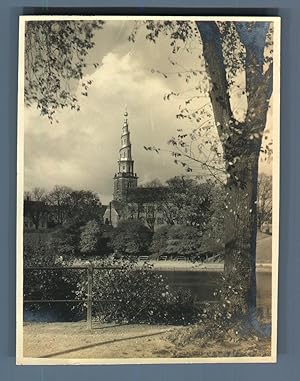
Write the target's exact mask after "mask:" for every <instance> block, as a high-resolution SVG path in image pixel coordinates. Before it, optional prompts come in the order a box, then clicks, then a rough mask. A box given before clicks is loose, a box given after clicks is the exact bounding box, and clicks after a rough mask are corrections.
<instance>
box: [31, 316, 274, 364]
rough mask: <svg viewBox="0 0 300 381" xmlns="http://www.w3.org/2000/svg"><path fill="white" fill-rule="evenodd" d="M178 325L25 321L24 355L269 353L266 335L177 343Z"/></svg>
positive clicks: (130, 356)
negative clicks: (118, 324)
mask: <svg viewBox="0 0 300 381" xmlns="http://www.w3.org/2000/svg"><path fill="white" fill-rule="evenodd" d="M186 329H187V328H185V329H184V330H183V329H182V327H178V326H177V327H174V326H159V325H157V326H154V325H120V326H116V325H115V326H112V325H99V324H95V327H94V329H93V330H92V331H90V330H88V329H87V328H86V323H85V322H77V323H25V324H24V357H34V358H37V357H39V358H60V359H80V358H85V359H133V358H161V359H163V358H172V357H173V358H176V357H177V358H179V357H188V358H192V357H194V358H195V357H202V358H203V357H235V356H250V357H251V356H258V357H259V356H269V355H270V339H258V338H249V339H246V340H243V341H239V342H235V340H228V338H227V337H226V341H224V342H214V341H212V342H210V341H207V340H204V341H202V340H200V341H199V340H198V341H194V340H192V341H190V342H188V343H186V345H184V346H183V347H177V346H175V344H174V343H173V341H172V340H170V338H172V337H173V338H174V337H179V336H180V335H181V334H182V333H184V332H186ZM191 329H192V328H191Z"/></svg>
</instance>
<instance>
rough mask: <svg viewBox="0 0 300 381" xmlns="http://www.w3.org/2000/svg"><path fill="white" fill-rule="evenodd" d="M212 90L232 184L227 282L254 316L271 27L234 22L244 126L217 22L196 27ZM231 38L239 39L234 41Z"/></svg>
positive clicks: (228, 205) (227, 230)
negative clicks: (241, 57)
mask: <svg viewBox="0 0 300 381" xmlns="http://www.w3.org/2000/svg"><path fill="white" fill-rule="evenodd" d="M196 25H197V28H198V30H199V33H200V36H201V40H202V47H203V56H204V59H205V61H206V69H207V73H208V75H209V77H210V83H211V87H210V90H209V96H210V100H211V105H212V109H213V113H214V119H215V124H216V128H217V131H218V135H219V137H220V140H221V142H222V147H223V151H224V161H225V164H226V167H227V175H228V181H227V185H226V200H225V204H226V205H225V207H226V212H225V216H224V217H225V218H224V223H225V226H224V230H225V279H226V282H227V284H228V283H230V282H232V285H233V286H235V287H239V290H240V291H241V298H240V300H241V302H242V304H243V306H241V307H242V309H241V312H244V313H246V314H249V315H250V317H251V319H252V317H253V316H254V317H255V311H256V235H257V210H256V199H257V177H258V160H259V153H260V146H261V137H262V134H263V131H264V128H265V125H266V117H267V111H268V107H269V99H270V96H271V94H272V88H273V86H272V85H273V81H272V78H273V66H272V64H270V65H269V68H268V70H266V72H264V69H263V63H264V47H265V39H266V33H267V31H268V27H269V23H263V22H260V23H254V24H253V25H252V27H251V28H252V29H251V30H249V28H248V27H249V23H247V22H242V23H235V27H236V31H237V33H238V36H239V39H240V41H241V43H242V44H243V46H244V49H245V65H244V72H245V79H246V92H247V101H248V102H247V103H248V108H247V113H246V117H245V121H244V122H243V123H240V122H238V121H237V120H236V119H235V118H234V115H233V112H232V109H231V104H230V86H229V84H228V81H227V74H226V70H227V69H229V68H228V67H226V65H225V60H224V54H223V47H222V35H221V32H220V30H219V27H218V25H217V23H215V22H210V21H207V22H206V21H204V22H203V21H199V22H196ZM233 38H237V37H236V36H234V37H233Z"/></svg>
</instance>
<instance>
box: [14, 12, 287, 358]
mask: <svg viewBox="0 0 300 381" xmlns="http://www.w3.org/2000/svg"><path fill="white" fill-rule="evenodd" d="M41 20H42V21H47V20H49V21H50V20H51V21H53V20H60V21H62V20H122V21H129V20H174V21H175V20H185V21H244V22H247V21H248V22H250V21H261V22H263V21H269V22H273V23H274V56H273V62H274V63H273V64H274V70H273V93H272V96H273V118H272V125H273V171H272V174H273V184H272V185H273V191H272V193H273V201H272V202H273V213H272V312H271V314H272V332H271V356H266V357H216V358H132V359H124V358H120V359H117V358H115V359H75V358H74V359H61V358H59V359H55V358H31V357H24V356H23V204H24V201H23V194H24V107H25V105H24V52H25V23H26V22H27V21H41ZM17 128H18V131H17V215H16V219H17V221H16V223H17V227H16V228H17V234H16V251H17V253H16V254H17V266H16V279H17V282H16V364H17V365H114V364H212V363H214V364H217V363H275V362H277V316H278V265H279V184H280V176H279V174H280V17H263V16H262V17H249V16H243V17H239V16H20V18H19V67H18V126H17Z"/></svg>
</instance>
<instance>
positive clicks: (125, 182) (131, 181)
mask: <svg viewBox="0 0 300 381" xmlns="http://www.w3.org/2000/svg"><path fill="white" fill-rule="evenodd" d="M135 187H137V175H136V173H134V161H133V160H132V154H131V141H130V131H129V126H128V112H127V109H126V111H125V113H124V123H123V126H122V134H121V148H120V150H119V160H118V173H116V174H115V177H114V200H118V201H122V200H124V199H126V196H127V190H128V188H135Z"/></svg>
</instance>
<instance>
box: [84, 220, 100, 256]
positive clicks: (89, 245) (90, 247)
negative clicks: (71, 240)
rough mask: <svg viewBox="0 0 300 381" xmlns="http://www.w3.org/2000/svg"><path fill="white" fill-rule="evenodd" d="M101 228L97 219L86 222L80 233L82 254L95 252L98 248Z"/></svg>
mask: <svg viewBox="0 0 300 381" xmlns="http://www.w3.org/2000/svg"><path fill="white" fill-rule="evenodd" d="M101 235H102V234H101V229H100V226H99V224H98V223H97V221H95V220H92V221H89V222H87V223H86V225H85V226H84V228H83V231H82V233H81V234H80V244H79V245H80V252H81V253H82V254H84V255H93V254H96V253H97V251H98V249H99V243H100V238H101Z"/></svg>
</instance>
